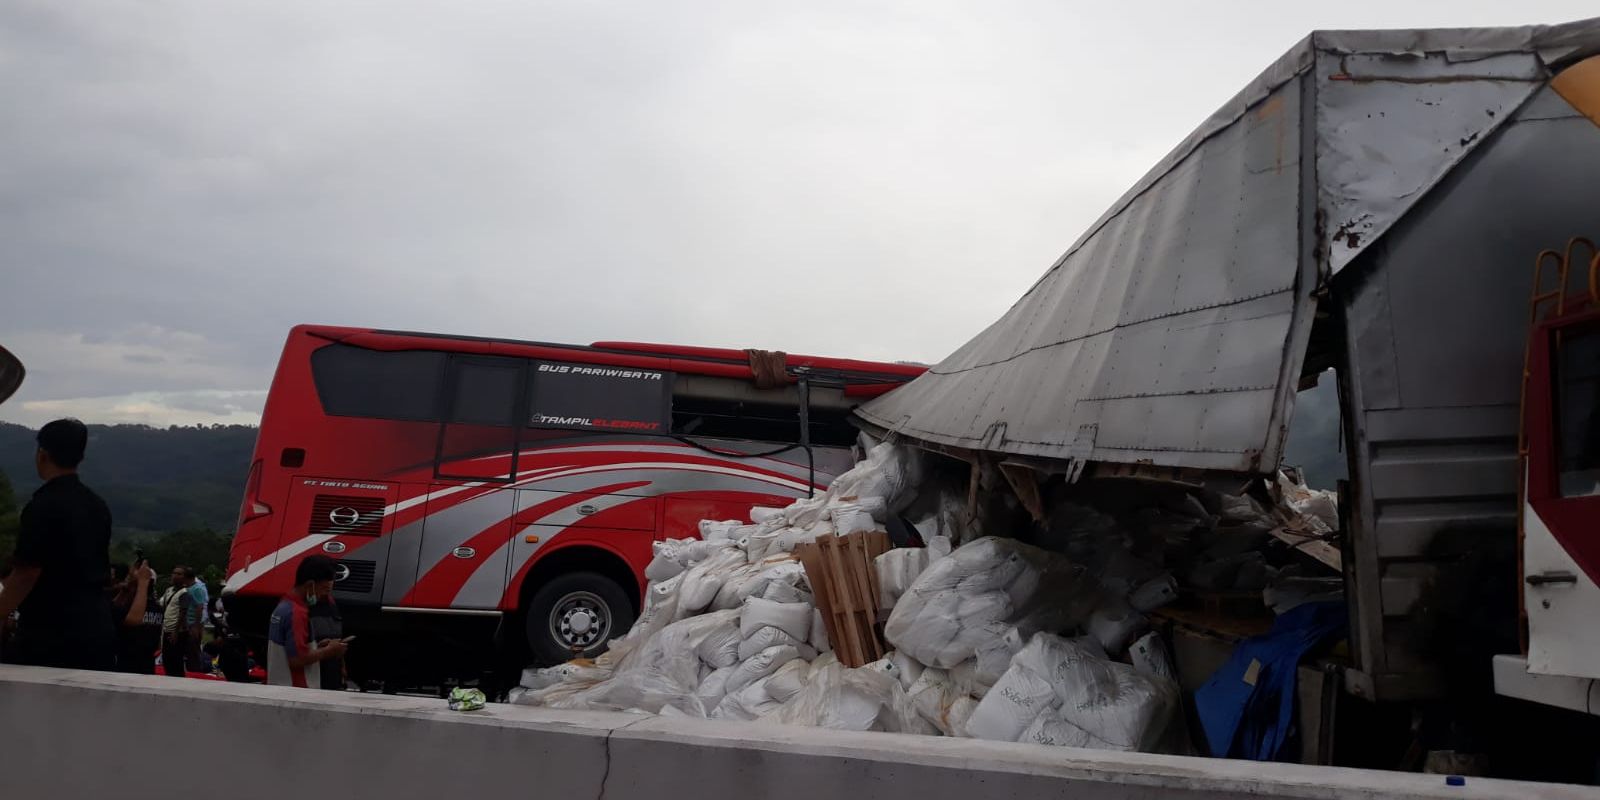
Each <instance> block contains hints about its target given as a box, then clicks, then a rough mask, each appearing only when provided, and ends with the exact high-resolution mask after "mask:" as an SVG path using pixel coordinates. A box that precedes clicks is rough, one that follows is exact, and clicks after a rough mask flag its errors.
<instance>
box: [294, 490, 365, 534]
mask: <svg viewBox="0 0 1600 800" xmlns="http://www.w3.org/2000/svg"><path fill="white" fill-rule="evenodd" d="M306 532H307V533H311V534H317V533H335V534H354V535H357V536H377V535H378V534H380V533H383V498H382V497H356V496H352V495H340V494H319V495H317V499H316V501H315V502H313V503H312V504H311V522H310V525H309V526H308V529H307V531H306Z"/></svg>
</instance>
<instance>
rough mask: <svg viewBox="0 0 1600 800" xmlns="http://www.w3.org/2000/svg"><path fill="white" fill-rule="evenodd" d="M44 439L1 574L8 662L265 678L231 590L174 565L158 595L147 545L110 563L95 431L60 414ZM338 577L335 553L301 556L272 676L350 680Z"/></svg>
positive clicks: (0, 626)
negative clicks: (235, 622)
mask: <svg viewBox="0 0 1600 800" xmlns="http://www.w3.org/2000/svg"><path fill="white" fill-rule="evenodd" d="M37 442H38V448H37V450H36V451H35V454H34V466H35V468H36V469H37V471H38V474H39V478H40V480H42V481H44V484H43V485H42V486H40V487H39V489H38V490H37V491H35V492H34V494H33V498H32V499H31V500H30V501H29V502H28V504H27V506H26V507H24V508H23V510H22V515H21V520H20V521H21V530H20V532H19V535H18V538H17V544H16V551H15V552H14V553H12V554H11V559H10V567H9V572H8V573H6V574H5V575H3V576H0V661H4V662H6V663H17V664H25V665H33V666H45V667H64V668H70V669H89V670H102V671H118V672H128V673H137V674H144V675H154V674H158V673H160V674H165V675H169V676H174V677H185V676H187V675H190V674H192V673H199V674H201V675H208V676H215V675H220V676H221V677H223V678H224V679H226V680H229V681H236V682H252V681H258V680H259V678H258V677H254V675H258V674H259V671H258V670H254V669H253V668H254V667H255V664H254V662H253V660H252V658H251V654H250V653H249V652H248V650H247V648H246V647H245V644H244V642H243V639H242V638H241V637H240V636H239V635H238V634H237V633H235V632H233V631H232V630H230V628H229V626H228V622H227V614H226V612H225V611H224V610H223V606H222V598H221V597H220V595H218V596H213V595H212V593H211V591H210V587H208V586H207V585H206V584H205V581H203V580H201V579H200V577H199V575H198V574H197V573H196V571H195V570H194V568H192V567H188V566H184V565H176V566H174V567H173V568H172V572H171V575H170V583H169V584H168V586H167V589H166V590H165V591H164V592H162V593H161V594H160V595H159V596H157V594H156V580H157V578H156V571H155V569H154V568H153V567H152V565H150V564H149V563H148V562H147V561H146V560H145V558H144V556H143V554H142V553H136V554H135V557H134V561H133V563H132V564H112V563H111V557H110V548H111V510H110V509H109V508H108V507H107V506H106V503H105V501H103V500H101V499H100V497H99V495H96V494H95V493H94V492H93V491H92V490H90V489H89V487H88V486H85V485H84V483H83V481H82V480H81V479H80V478H79V476H78V466H79V464H81V463H82V461H83V458H84V453H85V451H86V450H87V448H88V443H89V430H88V428H87V427H86V426H85V425H84V424H83V423H82V422H79V421H77V420H73V419H62V420H56V421H54V422H51V423H49V424H47V425H45V426H44V427H43V428H41V429H40V430H39V434H38V437H37ZM334 575H335V565H334V562H333V560H332V559H329V558H327V557H326V556H320V555H314V556H309V557H307V558H306V559H304V560H303V561H302V562H301V563H300V565H299V567H298V568H297V571H296V574H295V586H294V588H293V589H292V590H291V591H290V593H289V594H288V595H287V596H285V597H284V598H283V600H282V602H280V603H279V605H278V608H277V609H276V610H275V611H274V612H273V615H272V620H271V624H270V630H269V635H268V644H267V651H268V653H267V672H266V680H267V682H268V683H273V684H280V685H285V686H300V687H308V688H343V685H344V680H343V670H342V668H341V667H342V662H343V658H344V655H345V652H346V648H347V646H348V641H349V640H348V639H341V638H340V636H339V633H340V627H339V619H338V614H337V612H336V611H335V609H334V606H333V582H334ZM208 634H209V637H208Z"/></svg>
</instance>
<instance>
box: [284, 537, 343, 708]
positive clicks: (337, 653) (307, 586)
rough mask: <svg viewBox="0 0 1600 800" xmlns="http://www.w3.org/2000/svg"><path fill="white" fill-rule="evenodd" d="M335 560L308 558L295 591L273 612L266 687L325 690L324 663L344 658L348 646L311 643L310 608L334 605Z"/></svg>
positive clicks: (297, 574)
mask: <svg viewBox="0 0 1600 800" xmlns="http://www.w3.org/2000/svg"><path fill="white" fill-rule="evenodd" d="M334 575H335V572H334V563H333V559H331V558H328V557H327V556H323V555H312V556H306V559H305V560H304V561H301V562H300V564H299V566H297V567H296V568H295V571H294V588H292V589H290V590H289V593H288V594H286V595H284V597H283V600H281V601H279V603H278V607H277V608H276V609H274V610H273V612H272V621H271V623H270V624H269V626H268V628H267V683H270V684H273V685H274V686H298V687H300V688H302V689H305V688H309V687H318V688H320V687H321V686H322V662H324V661H326V660H328V659H338V658H341V657H343V656H344V653H345V649H346V647H347V645H346V644H345V643H344V642H342V641H339V640H336V639H323V640H322V641H320V642H317V643H315V645H313V643H312V641H311V607H312V606H314V605H317V604H319V603H329V602H332V601H333V579H334Z"/></svg>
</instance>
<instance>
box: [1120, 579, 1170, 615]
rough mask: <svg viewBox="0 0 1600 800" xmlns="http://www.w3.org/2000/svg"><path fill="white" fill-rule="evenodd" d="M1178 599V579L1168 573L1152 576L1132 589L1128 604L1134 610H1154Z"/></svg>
mask: <svg viewBox="0 0 1600 800" xmlns="http://www.w3.org/2000/svg"><path fill="white" fill-rule="evenodd" d="M1176 599H1178V580H1177V579H1176V578H1174V577H1172V576H1171V575H1170V574H1169V575H1162V576H1160V577H1157V578H1152V579H1150V580H1149V581H1146V582H1145V583H1144V584H1142V585H1140V586H1139V588H1137V589H1134V590H1133V594H1131V595H1129V596H1128V605H1131V606H1133V608H1134V610H1135V611H1144V612H1148V611H1154V610H1156V609H1158V608H1160V607H1162V606H1164V605H1166V604H1168V603H1170V602H1172V601H1174V600H1176Z"/></svg>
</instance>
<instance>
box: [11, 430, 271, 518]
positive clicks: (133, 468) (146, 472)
mask: <svg viewBox="0 0 1600 800" xmlns="http://www.w3.org/2000/svg"><path fill="white" fill-rule="evenodd" d="M33 437H34V431H33V430H32V429H29V428H25V427H22V426H21V425H11V424H7V423H0V472H4V473H5V474H6V475H7V476H8V477H9V478H10V479H11V484H12V486H13V488H14V490H15V492H16V496H17V499H18V501H19V503H20V502H26V501H27V498H28V497H29V495H31V494H32V493H33V490H34V489H36V488H38V486H39V479H38V476H37V475H36V474H35V473H34V469H33V452H34V440H33ZM255 440H256V429H255V428H253V427H247V426H244V425H215V426H210V427H201V426H196V427H172V428H151V427H147V426H144V425H90V426H89V452H88V454H87V456H86V457H85V458H84V461H83V467H82V470H81V471H82V474H83V480H84V482H85V483H88V484H89V486H91V487H93V488H94V490H95V491H96V492H98V493H99V494H100V496H101V497H104V498H105V500H106V503H107V504H109V505H110V506H111V513H112V515H113V517H114V519H115V521H116V526H117V533H118V535H119V537H125V536H129V535H140V536H144V535H148V534H163V533H168V532H171V531H176V530H181V529H210V530H214V531H219V532H222V533H226V534H232V533H233V527H234V524H235V522H236V521H237V519H238V514H239V497H240V493H241V492H242V491H243V490H244V479H245V473H246V472H247V471H248V470H249V468H250V452H251V450H252V449H254V447H255Z"/></svg>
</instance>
